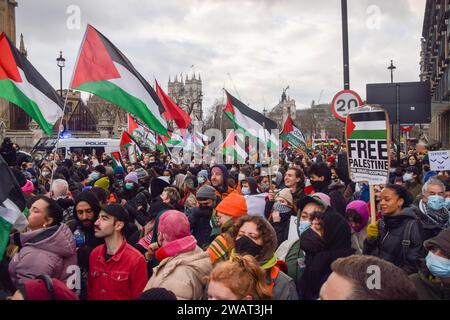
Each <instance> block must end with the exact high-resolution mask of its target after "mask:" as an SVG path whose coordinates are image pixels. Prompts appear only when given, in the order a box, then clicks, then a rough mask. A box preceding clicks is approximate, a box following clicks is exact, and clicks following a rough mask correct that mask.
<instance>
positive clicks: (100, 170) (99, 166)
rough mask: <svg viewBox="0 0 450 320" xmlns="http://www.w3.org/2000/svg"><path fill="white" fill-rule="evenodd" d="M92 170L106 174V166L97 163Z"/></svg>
mask: <svg viewBox="0 0 450 320" xmlns="http://www.w3.org/2000/svg"><path fill="white" fill-rule="evenodd" d="M94 171H97V172H99V173H101V174H103V175H105V174H106V168H105V167H104V166H102V165H101V164H100V165H98V166H96V167H95V168H94Z"/></svg>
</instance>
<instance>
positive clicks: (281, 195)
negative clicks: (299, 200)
mask: <svg viewBox="0 0 450 320" xmlns="http://www.w3.org/2000/svg"><path fill="white" fill-rule="evenodd" d="M276 198H283V199H284V200H286V201H287V202H288V203H289V204H290V205H291V206H293V205H294V198H293V197H292V193H291V190H290V189H289V188H284V189H283V190H281V191H280V192H278V194H277V195H276Z"/></svg>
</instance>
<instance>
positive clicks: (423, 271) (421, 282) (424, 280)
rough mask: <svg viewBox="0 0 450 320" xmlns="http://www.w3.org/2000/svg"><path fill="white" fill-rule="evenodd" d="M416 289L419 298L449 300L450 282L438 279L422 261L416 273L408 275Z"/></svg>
mask: <svg viewBox="0 0 450 320" xmlns="http://www.w3.org/2000/svg"><path fill="white" fill-rule="evenodd" d="M409 278H410V279H411V280H412V282H414V285H415V286H416V289H417V295H418V299H419V300H450V284H448V283H443V282H440V281H438V280H437V279H436V278H435V277H433V276H432V275H431V273H430V271H428V268H427V267H426V265H425V262H424V261H421V267H420V268H419V272H418V273H414V274H412V275H410V276H409Z"/></svg>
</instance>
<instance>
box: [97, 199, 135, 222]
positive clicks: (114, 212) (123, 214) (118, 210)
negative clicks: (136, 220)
mask: <svg viewBox="0 0 450 320" xmlns="http://www.w3.org/2000/svg"><path fill="white" fill-rule="evenodd" d="M103 211H105V212H106V213H107V214H108V215H110V216H113V217H114V218H116V219H117V220H118V221H122V222H124V223H125V226H126V225H127V224H128V222H129V221H130V216H129V214H128V212H127V210H125V209H124V207H122V206H121V205H120V204H115V203H114V204H110V205H107V206H106V207H105V208H103Z"/></svg>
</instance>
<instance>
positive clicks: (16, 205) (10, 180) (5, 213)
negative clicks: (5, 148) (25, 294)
mask: <svg viewBox="0 0 450 320" xmlns="http://www.w3.org/2000/svg"><path fill="white" fill-rule="evenodd" d="M0 175H1V177H2V183H0V261H1V260H2V259H3V255H4V253H5V249H6V247H7V246H8V243H9V235H10V232H11V230H12V229H15V230H17V231H19V232H22V231H24V230H25V228H26V227H27V226H28V220H27V216H28V209H27V206H26V200H25V197H24V196H23V193H22V190H21V189H20V186H19V184H18V183H17V180H16V178H15V176H14V174H13V173H12V172H11V169H10V168H9V167H8V164H7V163H6V162H5V160H4V159H3V157H1V156H0Z"/></svg>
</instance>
